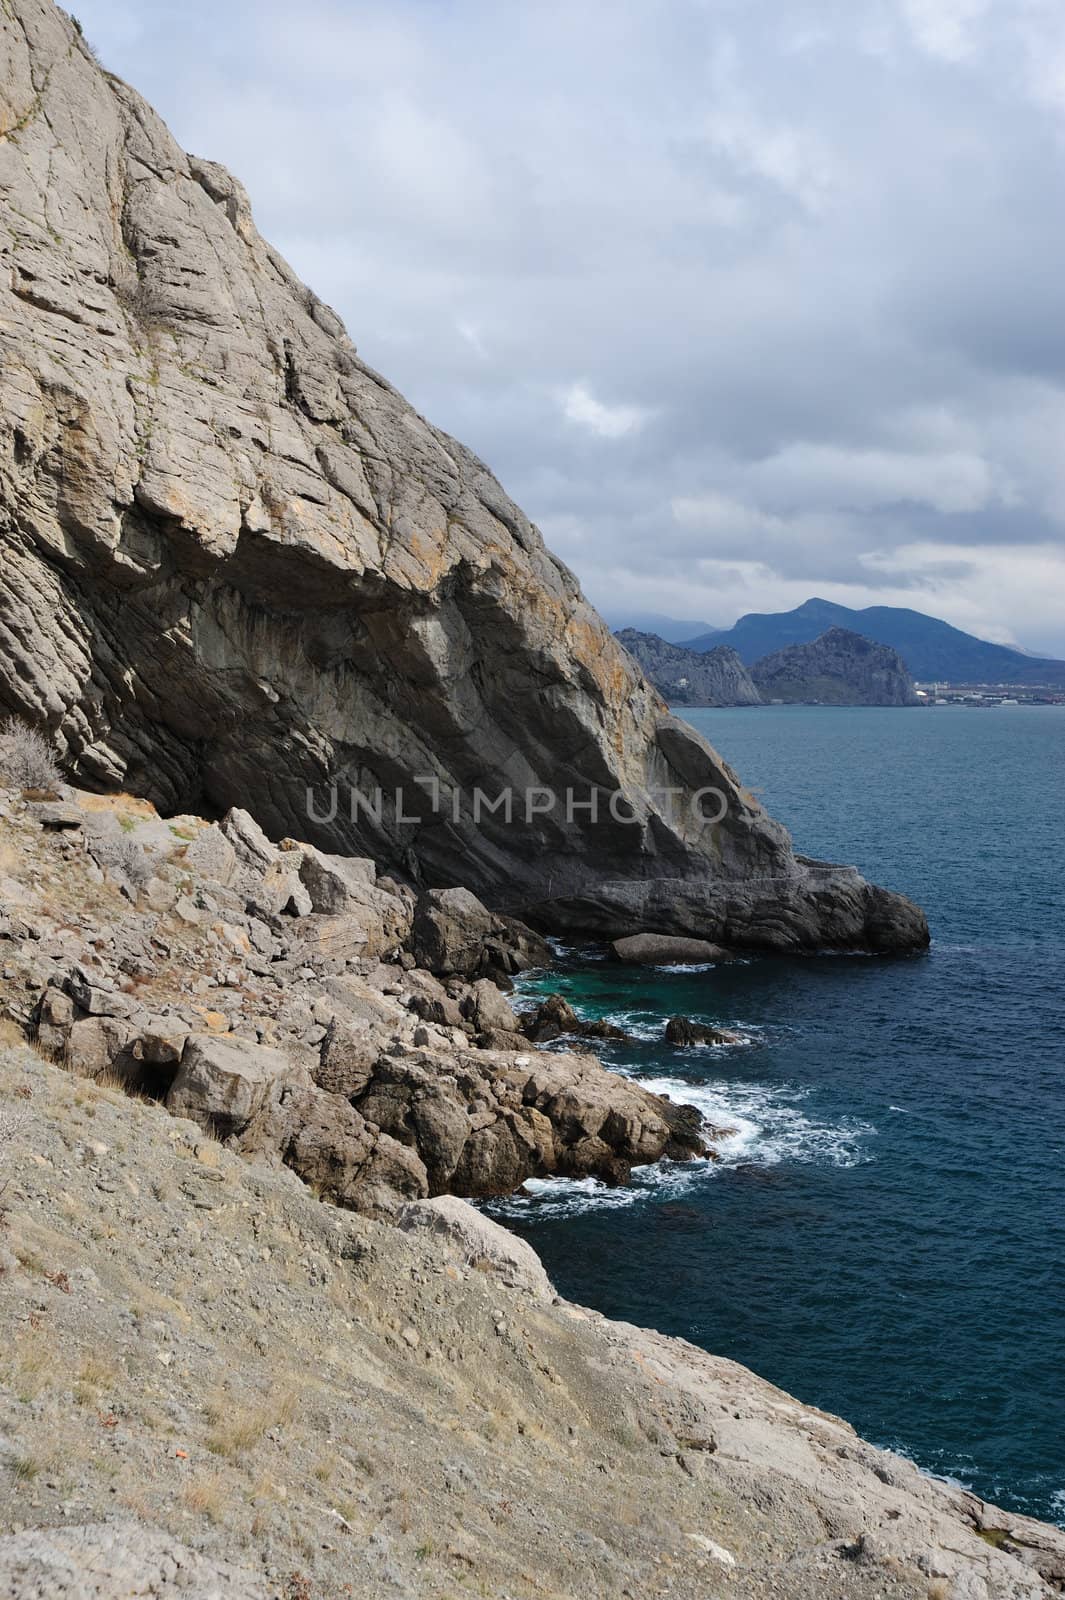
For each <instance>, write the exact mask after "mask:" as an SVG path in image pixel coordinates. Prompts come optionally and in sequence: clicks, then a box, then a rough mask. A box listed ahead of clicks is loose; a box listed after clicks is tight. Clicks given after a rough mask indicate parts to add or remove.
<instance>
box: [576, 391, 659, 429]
mask: <svg viewBox="0 0 1065 1600" xmlns="http://www.w3.org/2000/svg"><path fill="white" fill-rule="evenodd" d="M559 403H560V405H561V407H562V414H563V416H564V417H565V418H566V420H567V422H574V423H576V424H577V426H578V427H580V428H587V430H588V431H589V433H594V434H596V435H598V437H599V438H600V439H624V438H625V437H626V435H627V434H630V433H638V432H639V430H640V429H641V428H642V427H643V426H644V424H645V423H646V422H647V420H648V418H649V417H650V415H651V413H650V411H648V410H645V409H644V407H643V406H608V405H604V404H603V402H602V401H601V400H597V399H596V398H595V396H594V394H593V393H592V391H591V390H590V389H589V388H588V385H587V384H585V383H574V384H571V385H570V387H569V388H568V389H566V390H564V391H563V393H562V394H561V395H560V396H559Z"/></svg>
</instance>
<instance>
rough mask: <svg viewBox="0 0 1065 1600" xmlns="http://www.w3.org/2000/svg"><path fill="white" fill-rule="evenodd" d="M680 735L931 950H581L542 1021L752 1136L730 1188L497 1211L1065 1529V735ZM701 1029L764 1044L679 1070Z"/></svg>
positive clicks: (943, 720)
mask: <svg viewBox="0 0 1065 1600" xmlns="http://www.w3.org/2000/svg"><path fill="white" fill-rule="evenodd" d="M682 714H683V715H685V716H687V718H688V720H689V721H691V722H692V723H693V724H694V725H695V726H696V727H697V728H698V729H699V731H700V732H701V733H703V734H704V735H705V736H706V737H707V738H708V739H709V740H710V741H711V743H712V744H714V745H715V746H716V748H717V749H718V750H719V751H720V752H721V754H722V755H724V756H725V757H726V759H727V760H728V761H729V762H730V763H731V764H732V765H733V766H734V767H735V768H736V769H737V770H738V772H739V773H740V774H741V776H742V778H743V780H744V782H745V783H746V784H747V785H748V786H749V787H751V788H752V789H754V791H755V792H756V793H757V794H758V796H759V798H760V799H761V801H762V802H763V804H764V805H765V806H766V807H767V809H768V810H769V811H770V812H771V813H772V814H773V815H774V816H776V817H777V818H779V819H780V820H781V821H783V822H784V823H785V824H786V825H787V826H788V827H789V828H790V830H791V832H792V835H793V837H794V839H795V842H796V846H797V847H798V848H799V849H801V850H802V851H804V852H805V853H807V854H809V855H814V856H822V857H825V858H827V859H829V860H832V861H847V862H853V863H855V864H856V865H858V866H859V867H860V868H861V869H862V871H863V872H864V873H865V875H866V876H867V877H869V878H871V879H873V880H874V881H876V882H879V883H882V884H885V885H887V886H889V887H891V888H894V889H899V890H902V891H903V892H904V893H906V894H909V895H910V896H912V897H913V898H914V899H916V900H918V901H919V902H920V903H921V904H922V905H923V906H924V907H925V909H926V911H927V913H928V917H929V921H930V924H931V928H932V935H933V942H932V947H931V950H930V951H929V952H928V953H927V954H922V955H917V956H910V957H903V958H878V957H868V956H859V955H820V956H805V957H796V958H782V957H752V958H750V959H744V960H742V961H740V962H737V963H734V964H728V965H719V966H711V967H705V968H686V969H685V968H679V969H675V968H661V969H652V970H646V969H639V968H627V967H624V966H622V965H620V964H619V963H617V962H615V961H613V960H612V959H610V958H609V956H608V953H607V952H606V951H605V950H604V949H602V948H600V947H596V946H587V947H565V946H562V945H560V946H559V947H558V961H557V966H556V967H555V968H554V970H552V971H550V972H546V973H538V974H536V975H533V976H532V977H530V978H528V979H527V980H526V981H525V982H524V983H523V985H522V989H521V992H520V994H519V997H518V998H519V1001H520V1002H521V1003H525V1004H529V1003H532V1002H533V1001H534V1000H535V998H536V996H537V994H539V993H543V992H546V991H550V990H559V991H561V992H562V993H563V994H565V995H566V997H567V998H568V999H569V1000H570V1001H571V1003H572V1004H573V1005H574V1006H575V1007H576V1009H577V1011H578V1012H579V1013H580V1014H581V1015H582V1016H584V1017H588V1018H592V1017H606V1018H609V1020H610V1021H612V1022H614V1023H617V1024H618V1025H620V1026H621V1027H623V1028H625V1029H626V1030H627V1032H628V1033H629V1035H630V1036H631V1042H627V1043H624V1044H621V1043H618V1044H610V1045H604V1046H599V1047H598V1048H599V1053H600V1055H601V1057H602V1059H603V1060H604V1062H605V1063H606V1064H607V1065H609V1066H610V1067H612V1068H614V1069H615V1070H617V1071H618V1072H622V1073H625V1074H627V1075H629V1076H631V1077H634V1078H636V1079H638V1080H640V1081H641V1082H643V1083H645V1084H646V1085H647V1086H648V1087H649V1088H652V1089H656V1090H659V1091H665V1092H667V1093H668V1094H670V1095H671V1096H672V1097H673V1098H675V1099H680V1100H685V1101H688V1102H689V1103H692V1104H695V1105H697V1106H698V1107H699V1108H700V1109H701V1110H702V1111H703V1113H704V1115H705V1117H706V1118H707V1120H708V1122H709V1123H711V1124H712V1125H714V1126H716V1127H718V1128H722V1129H726V1130H730V1131H728V1132H727V1133H725V1134H724V1136H723V1137H720V1138H719V1139H718V1141H717V1147H718V1150H719V1153H720V1157H721V1159H720V1160H719V1161H718V1162H716V1163H710V1162H697V1163H691V1164H685V1165H680V1164H677V1165H670V1164H666V1165H663V1166H659V1167H654V1168H645V1169H642V1170H639V1171H638V1172H637V1173H636V1175H635V1178H634V1181H633V1183H632V1184H631V1186H629V1187H626V1188H620V1189H610V1188H606V1187H604V1186H602V1185H600V1184H598V1183H596V1182H592V1181H588V1182H581V1183H575V1182H566V1181H547V1182H536V1183H534V1184H531V1185H530V1186H529V1192H528V1193H527V1194H525V1195H521V1196H518V1197H515V1198H511V1199H509V1200H506V1201H503V1202H500V1203H498V1204H496V1205H494V1206H493V1207H492V1208H491V1211H492V1214H493V1215H495V1216H496V1217H497V1218H498V1219H499V1220H500V1221H503V1222H505V1223H506V1224H507V1225H508V1226H509V1227H511V1228H513V1229H515V1230H516V1231H517V1232H519V1233H520V1234H522V1235H524V1236H525V1237H527V1238H528V1239H529V1240H530V1241H531V1243H532V1244H533V1245H534V1246H535V1248H536V1249H537V1250H538V1251H539V1253H540V1255H541V1256H542V1257H543V1259H544V1262H545V1264H546V1266H547V1268H548V1270H549V1271H550V1273H551V1275H552V1277H553V1278H554V1281H555V1283H556V1284H557V1286H558V1288H559V1291H560V1292H561V1293H562V1294H564V1295H565V1296H567V1297H568V1298H570V1299H573V1300H576V1301H578V1302H581V1303H583V1304H586V1305H590V1306H594V1307H596V1308H598V1309H599V1310H601V1311H603V1312H605V1313H606V1314H607V1315H609V1316H611V1317H617V1318H623V1319H625V1320H627V1321H632V1322H636V1323H640V1324H643V1325H646V1326H652V1327H656V1328H659V1329H662V1330H664V1331H666V1332H668V1333H671V1334H677V1335H681V1336H683V1337H684V1338H686V1339H690V1340H691V1341H693V1342H694V1343H695V1344H698V1345H701V1346H703V1347H705V1348H706V1349H708V1350H712V1351H714V1352H716V1353H718V1354H720V1355H724V1356H729V1357H732V1358H733V1359H735V1360H737V1361H741V1362H743V1363H744V1364H745V1365H747V1366H749V1367H752V1368H753V1369H754V1370H755V1371H756V1372H757V1373H759V1374H760V1375H761V1376H762V1377H765V1378H767V1379H769V1380H770V1381H772V1382H773V1383H775V1384H778V1385H779V1386H780V1387H781V1388H783V1389H785V1390H787V1391H789V1392H790V1393H791V1394H793V1395H795V1396H797V1397H799V1398H800V1399H801V1400H803V1401H806V1402H808V1403H811V1404H813V1405H816V1406H820V1407H822V1408H823V1409H825V1410H827V1411H831V1412H834V1413H836V1414H837V1415H839V1416H842V1417H845V1418H846V1419H847V1421H848V1422H850V1423H852V1424H853V1425H854V1427H855V1428H856V1429H857V1430H858V1431H859V1432H860V1433H861V1434H862V1435H863V1436H864V1437H866V1438H867V1439H870V1440H872V1441H873V1442H874V1443H876V1444H878V1445H882V1446H887V1447H889V1448H891V1449H893V1450H896V1451H899V1452H901V1453H902V1454H904V1455H906V1456H908V1457H910V1458H911V1459H912V1460H913V1461H914V1462H916V1463H917V1465H918V1466H920V1467H921V1468H922V1469H924V1470H926V1471H928V1472H930V1473H934V1474H936V1475H938V1476H941V1477H944V1478H947V1479H950V1480H953V1481H955V1482H958V1483H961V1484H964V1485H966V1486H968V1487H971V1488H972V1489H974V1490H975V1491H976V1492H977V1493H978V1494H979V1495H981V1496H983V1497H984V1498H986V1499H989V1500H992V1501H995V1502H997V1503H998V1504H999V1505H1001V1506H1004V1507H1005V1508H1006V1509H1008V1510H1014V1511H1019V1512H1024V1513H1027V1514H1029V1515H1032V1516H1036V1517H1042V1518H1046V1519H1048V1520H1051V1521H1057V1522H1060V1523H1063V1524H1065V983H1063V976H1065V851H1063V840H1065V708H1057V707H1001V708H993V709H975V708H968V707H949V706H944V707H935V708H922V709H913V710H910V709H894V708H892V709H888V708H884V709H880V708H875V709H874V708H865V707H862V708H820V707H772V706H765V707H756V708H751V709H742V710H701V711H686V712H684V713H682ZM677 1013H681V1014H683V1015H685V1016H688V1017H693V1018H696V1019H698V1020H699V1021H703V1022H708V1023H714V1024H720V1025H721V1026H722V1027H724V1028H727V1029H729V1030H734V1031H735V1032H737V1033H738V1034H739V1035H741V1040H742V1042H740V1043H736V1044H732V1045H727V1046H716V1047H710V1046H703V1047H699V1048H692V1049H674V1048H672V1047H671V1046H669V1045H667V1044H666V1043H665V1042H664V1039H663V1032H664V1025H665V1022H666V1020H667V1019H668V1018H669V1017H670V1016H672V1015H674V1014H677ZM582 1047H585V1048H586V1046H582Z"/></svg>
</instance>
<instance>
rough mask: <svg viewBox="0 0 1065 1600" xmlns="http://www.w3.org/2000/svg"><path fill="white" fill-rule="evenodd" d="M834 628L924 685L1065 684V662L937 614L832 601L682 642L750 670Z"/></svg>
mask: <svg viewBox="0 0 1065 1600" xmlns="http://www.w3.org/2000/svg"><path fill="white" fill-rule="evenodd" d="M829 628H845V629H847V630H849V631H850V632H852V633H857V634H860V635H862V636H863V637H864V638H866V639H872V640H874V641H875V642H876V643H877V644H884V645H888V646H890V648H891V649H893V650H897V651H898V653H899V655H900V656H901V657H902V659H903V661H904V662H905V664H906V667H907V668H908V670H909V672H910V674H911V675H912V676H913V677H914V678H917V679H918V680H919V681H921V682H926V683H927V682H935V681H942V682H944V683H1016V684H1024V683H1028V684H1034V683H1046V684H1053V685H1056V686H1059V687H1062V686H1065V661H1051V660H1047V659H1046V658H1044V657H1040V656H1029V655H1026V654H1024V653H1023V652H1022V651H1020V650H1011V649H1010V648H1009V647H1008V646H1007V645H1002V644H990V643H989V642H988V641H987V640H986V639H977V638H974V636H973V635H972V634H971V633H963V632H962V631H961V629H960V628H952V627H951V625H950V623H949V622H941V621H940V620H939V619H938V618H937V617H926V616H925V615H924V614H923V612H920V611H908V610H905V609H903V608H902V607H899V606H869V607H867V608H866V609H865V610H864V611H854V610H852V609H851V608H850V607H849V606H840V605H836V604H835V603H834V602H833V601H831V600H817V599H814V600H807V601H806V602H805V603H804V604H803V605H801V606H796V608H795V610H794V611H778V612H769V613H764V614H762V613H758V612H750V613H749V614H748V615H747V616H745V617H741V618H740V620H739V621H738V622H737V623H736V625H735V627H733V628H728V629H725V630H723V631H722V630H720V629H718V630H715V631H713V632H709V633H705V634H702V635H699V636H695V637H692V638H691V639H688V640H686V641H684V645H685V647H686V648H687V649H689V650H698V651H701V650H708V649H711V648H715V647H716V646H718V645H731V647H732V648H733V649H734V650H735V651H736V652H737V653H738V654H739V656H740V658H741V660H743V661H745V662H746V663H747V664H748V665H750V664H751V663H752V662H755V661H758V660H759V659H760V658H761V657H762V656H766V655H769V654H771V653H772V652H774V651H776V650H780V649H783V648H784V646H786V645H790V644H809V643H810V642H811V641H812V640H814V639H817V638H819V637H820V635H821V634H823V633H824V632H825V631H826V630H827V629H829Z"/></svg>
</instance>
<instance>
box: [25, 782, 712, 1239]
mask: <svg viewBox="0 0 1065 1600" xmlns="http://www.w3.org/2000/svg"><path fill="white" fill-rule="evenodd" d="M0 821H2V824H3V838H4V841H5V844H6V855H7V859H8V869H7V872H6V875H5V877H4V881H3V885H2V888H3V891H4V893H3V912H2V920H0V936H2V938H3V941H4V944H3V949H4V952H5V956H6V958H7V959H6V966H5V981H4V983H3V985H2V991H0V992H2V1003H3V1007H4V1010H5V1011H6V1014H7V1015H8V1017H9V1018H10V1019H11V1020H14V1021H17V1022H19V1023H20V1024H21V1025H22V1026H23V1027H24V1028H25V1029H26V1031H27V1034H28V1035H29V1036H30V1037H32V1038H33V1039H35V1040H36V1042H37V1043H38V1044H39V1046H40V1047H41V1048H42V1049H43V1050H45V1051H46V1052H47V1054H48V1055H49V1056H50V1057H52V1058H54V1059H56V1060H58V1061H62V1062H63V1064H64V1065H65V1066H66V1067H67V1068H68V1069H69V1070H71V1071H73V1072H75V1073H78V1074H80V1075H83V1076H88V1077H94V1078H98V1077H100V1076H101V1075H104V1074H106V1075H107V1076H108V1078H109V1079H111V1080H113V1081H117V1082H121V1083H122V1084H124V1085H125V1086H126V1087H127V1088H128V1089H129V1091H130V1092H132V1093H136V1094H140V1095H146V1096H148V1097H150V1098H153V1099H157V1100H160V1101H162V1102H164V1103H165V1104H166V1105H167V1106H168V1107H169V1108H170V1109H171V1110H172V1111H174V1112H175V1113H177V1114H180V1115H183V1116H187V1117H191V1118H193V1119H194V1120H196V1121H198V1122H199V1123H200V1124H201V1125H202V1126H203V1127H204V1128H208V1129H210V1130H211V1131H212V1132H213V1133H215V1134H216V1135H217V1136H218V1137H221V1138H225V1139H226V1140H227V1141H229V1142H231V1143H232V1144H233V1145H234V1146H235V1147H236V1148H238V1149H241V1150H244V1151H247V1152H257V1153H261V1154H264V1155H269V1156H271V1157H273V1158H274V1159H280V1160H282V1161H284V1162H285V1163H286V1164H287V1165H289V1166H291V1167H292V1168H293V1170H294V1171H296V1172H297V1173H298V1174H299V1175H300V1176H301V1177H302V1178H303V1179H304V1180H305V1181H307V1182H308V1183H311V1184H313V1185H314V1186H315V1188H316V1189H317V1191H318V1192H319V1193H320V1194H322V1195H323V1196H324V1197H326V1198H328V1199H331V1200H333V1201H336V1202H337V1203H339V1204H342V1205H345V1206H350V1207H352V1208H354V1209H358V1210H363V1211H367V1212H370V1213H371V1214H375V1215H390V1214H392V1213H394V1212H395V1211H396V1209H397V1208H398V1207H399V1206H400V1205H402V1204H403V1203H404V1202H405V1201H408V1200H416V1199H422V1198H426V1197H428V1196H431V1195H437V1194H442V1193H453V1194H460V1195H466V1196H470V1197H474V1198H487V1197H490V1196H494V1195H503V1194H509V1193H511V1192H513V1190H515V1189H516V1188H519V1187H520V1186H521V1184H522V1183H523V1182H524V1181H525V1180H526V1179H527V1178H531V1177H546V1176H551V1175H556V1174H557V1175H562V1176H567V1177H588V1176H591V1177H596V1178H600V1179H602V1180H604V1181H606V1182H609V1183H621V1182H625V1181H627V1179H628V1176H629V1172H630V1170H631V1168H632V1166H634V1165H637V1164H643V1163H646V1162H652V1161H656V1160H659V1159H661V1158H663V1157H668V1158H671V1159H681V1160H686V1159H701V1158H705V1156H706V1155H707V1153H708V1147H707V1144H706V1142H705V1139H704V1135H703V1132H702V1129H701V1123H700V1118H699V1116H698V1113H697V1112H695V1111H694V1110H693V1109H692V1108H691V1107H684V1106H679V1105H674V1104H672V1103H671V1102H669V1101H668V1100H665V1099H663V1098H661V1097H659V1096H656V1095H652V1094H649V1093H648V1092H647V1091H646V1090H644V1089H642V1088H640V1087H639V1086H638V1085H637V1084H635V1083H632V1082H630V1081H629V1080H627V1079H625V1078H622V1077H619V1076H618V1075H617V1074H615V1073H612V1072H609V1071H607V1070H606V1069H605V1068H604V1067H603V1066H601V1064H600V1063H599V1062H598V1060H596V1058H595V1057H594V1056H590V1055H574V1054H557V1053H555V1054H550V1055H544V1054H542V1053H540V1052H539V1051H537V1050H536V1049H534V1048H533V1046H532V1045H531V1043H530V1041H529V1039H528V1038H527V1037H526V1035H525V1032H523V1025H522V1022H521V1020H520V1019H519V1018H518V1016H517V1015H516V1014H515V1012H514V1011H513V1010H512V1008H511V1006H510V1005H509V1003H508V1001H507V998H506V995H505V993H504V990H505V989H507V988H509V987H511V986H512V985H511V980H510V977H509V973H510V972H513V971H516V970H520V969H522V968H527V967H529V966H530V965H533V964H543V963H545V962H546V961H548V960H549V958H550V951H549V949H548V947H547V946H546V945H545V944H544V942H543V940H542V939H541V938H540V937H539V936H538V935H536V934H534V933H533V932H532V931H531V930H530V929H528V928H525V927H523V926H522V925H521V924H520V923H517V922H515V921H513V920H512V919H509V918H506V917H500V916H498V915H495V914H493V913H491V912H489V911H487V910H486V908H485V907H484V906H483V905H482V904H481V903H480V901H478V900H477V899H476V897H475V896H473V895H472V894H469V893H468V892H466V891H462V890H445V891H435V890H429V891H424V892H422V893H421V894H416V893H415V892H414V891H413V890H411V889H405V888H403V887H401V886H400V885H398V884H396V883H394V882H393V881H391V880H388V879H378V877H377V874H376V870H375V868H374V865H373V863H372V862H369V861H365V860H353V859H350V858H340V857H330V856H327V855H325V854H323V853H322V852H320V851H318V850H315V849H314V847H313V846H310V845H305V844H299V843H297V842H296V841H294V840H286V841H284V843H283V845H282V846H281V847H276V846H274V845H272V844H271V843H270V842H269V840H267V838H266V837H265V835H264V834H263V833H262V832H261V831H260V830H259V829H258V828H257V826H256V825H255V823H254V822H253V821H252V819H251V818H250V817H249V816H248V815H247V814H246V813H242V812H231V813H229V814H227V816H226V817H225V818H223V820H222V821H221V822H220V823H218V824H214V823H208V822H206V821H204V820H203V819H201V818H196V817H191V816H182V817H177V818H170V819H166V820H164V819H162V818H160V817H158V816H157V815H156V814H155V812H154V810H153V808H152V807H150V806H148V805H147V804H146V803H144V802H139V801H135V800H132V799H129V798H125V797H115V798H113V799H112V800H110V801H108V800H105V799H103V798H102V797H99V796H95V795H90V794H87V793H81V792H79V791H77V790H72V789H69V788H66V789H64V790H63V792H62V795H61V796H59V795H57V796H56V797H54V798H50V799H49V798H44V799H39V800H32V799H30V800H26V799H24V798H22V796H20V795H19V794H18V793H17V792H14V791H4V792H3V793H2V798H0ZM90 908H91V912H90V914H89V915H87V914H86V913H87V911H89V909H90ZM560 1031H562V1030H561V1029H556V1030H555V1036H556V1037H557V1034H558V1032H560Z"/></svg>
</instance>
